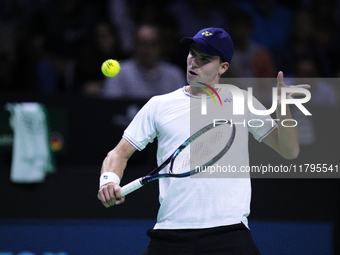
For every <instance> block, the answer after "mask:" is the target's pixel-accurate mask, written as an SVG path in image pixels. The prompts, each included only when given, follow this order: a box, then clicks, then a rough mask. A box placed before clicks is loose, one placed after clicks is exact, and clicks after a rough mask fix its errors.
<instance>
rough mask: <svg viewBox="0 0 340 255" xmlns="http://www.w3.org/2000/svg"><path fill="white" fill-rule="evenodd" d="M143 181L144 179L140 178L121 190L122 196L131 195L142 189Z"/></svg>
mask: <svg viewBox="0 0 340 255" xmlns="http://www.w3.org/2000/svg"><path fill="white" fill-rule="evenodd" d="M141 179H142V178H139V179H137V180H134V181H133V182H130V183H128V184H126V185H125V186H123V187H122V189H121V192H122V196H126V195H127V194H130V193H131V192H133V191H135V190H137V189H139V188H141V187H142V186H143V184H142V183H141Z"/></svg>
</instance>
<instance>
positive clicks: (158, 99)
mask: <svg viewBox="0 0 340 255" xmlns="http://www.w3.org/2000/svg"><path fill="white" fill-rule="evenodd" d="M184 88H185V87H183V88H181V89H178V90H176V91H174V92H172V93H169V94H165V95H161V96H155V97H153V98H151V99H150V100H149V102H147V103H146V104H145V105H144V106H143V108H142V109H141V110H140V111H139V112H138V113H137V115H136V116H135V118H134V119H133V120H132V122H131V123H130V125H129V126H128V127H127V129H126V130H125V132H124V135H123V137H124V138H125V139H126V140H128V141H129V142H130V143H131V144H132V145H133V146H135V147H136V148H137V149H138V150H142V149H144V148H145V146H146V145H147V144H148V143H150V142H153V140H154V139H155V138H156V137H157V140H158V149H157V164H158V165H160V164H162V163H163V162H164V161H165V160H166V159H167V158H168V157H169V156H170V155H171V154H172V153H173V152H174V151H175V150H176V149H177V148H178V147H179V146H180V145H181V144H182V143H183V142H184V141H185V140H186V139H187V138H188V137H190V135H191V134H193V133H194V132H196V131H197V130H199V129H200V128H202V127H204V126H206V125H208V124H211V123H212V120H213V119H214V118H218V119H221V118H223V119H228V120H232V121H233V123H234V125H235V126H236V136H235V139H234V142H233V144H232V146H231V147H230V149H229V151H228V152H227V153H226V154H225V155H224V156H223V157H222V158H221V159H220V160H219V161H218V162H217V163H216V164H218V165H220V166H228V165H229V166H233V167H235V168H234V169H237V170H238V171H239V170H240V169H241V167H245V166H248V165H249V154H248V134H249V132H250V133H252V134H253V136H254V137H255V139H257V140H258V141H261V140H262V139H263V138H264V137H265V136H266V135H267V134H269V133H270V132H271V131H272V130H273V129H274V128H275V127H276V124H273V123H274V122H271V121H268V120H269V119H270V120H271V117H270V116H258V115H254V114H253V113H251V112H250V111H249V110H248V106H247V105H245V108H244V109H245V114H244V115H233V104H232V94H231V92H230V91H229V90H228V89H219V90H218V94H219V95H220V97H221V99H222V101H223V104H222V106H221V105H215V104H214V102H213V100H212V99H211V98H210V97H209V96H208V98H207V109H208V113H207V115H206V116H203V115H201V97H198V96H192V95H190V94H188V93H187V92H186V91H185V89H184ZM242 92H243V94H244V98H247V92H246V91H244V90H242ZM216 100H217V99H216ZM253 105H254V107H255V109H258V110H260V109H265V108H264V106H263V105H262V104H261V103H260V102H258V100H256V99H255V98H253ZM214 107H215V108H214ZM217 107H220V108H217ZM221 112H222V115H223V116H221ZM249 120H255V121H257V122H258V123H263V125H261V126H260V125H259V124H256V125H255V122H254V123H253V125H251V126H249V125H248V121H249ZM259 120H263V121H262V122H260V121H259ZM164 171H167V169H163V170H162V172H164ZM200 175H201V174H197V175H194V176H193V177H186V178H163V179H160V180H159V191H160V194H159V201H160V208H159V212H158V216H157V223H156V225H155V227H154V229H197V228H211V227H217V226H224V225H231V224H236V223H240V222H243V223H244V224H245V225H246V226H248V221H247V216H248V215H249V213H250V199H251V184H250V178H249V175H248V174H246V175H244V174H243V175H241V176H242V177H237V178H235V177H232V178H231V177H229V176H228V175H226V176H220V175H219V176H217V177H215V176H214V175H209V176H208V175H201V176H200Z"/></svg>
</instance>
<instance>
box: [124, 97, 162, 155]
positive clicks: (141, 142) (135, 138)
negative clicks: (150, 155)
mask: <svg viewBox="0 0 340 255" xmlns="http://www.w3.org/2000/svg"><path fill="white" fill-rule="evenodd" d="M156 109H157V107H156V106H155V98H151V99H150V100H149V101H148V102H147V103H146V104H145V105H144V106H143V107H142V109H140V111H139V112H138V113H137V114H136V116H135V117H134V118H133V120H132V121H131V123H130V124H129V126H128V127H127V128H126V129H125V131H124V134H123V138H125V139H126V140H127V141H129V142H130V143H131V144H132V145H133V146H134V147H135V148H136V149H137V150H139V151H141V150H143V149H144V148H145V147H146V145H147V144H148V143H152V142H153V140H154V138H155V137H156V136H157V129H156V125H155V110H156Z"/></svg>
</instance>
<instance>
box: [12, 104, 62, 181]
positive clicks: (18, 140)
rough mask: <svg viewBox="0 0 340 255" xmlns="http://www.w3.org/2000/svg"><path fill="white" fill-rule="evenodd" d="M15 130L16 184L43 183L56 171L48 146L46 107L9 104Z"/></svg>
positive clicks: (14, 166)
mask: <svg viewBox="0 0 340 255" xmlns="http://www.w3.org/2000/svg"><path fill="white" fill-rule="evenodd" d="M6 108H7V109H8V110H9V111H10V113H11V117H10V124H11V127H12V128H13V131H14V141H13V155H12V165H11V175H10V179H11V181H12V182H15V183H39V182H43V181H44V179H45V176H46V174H48V173H52V172H54V171H55V166H54V158H53V154H52V152H51V149H50V145H49V129H48V123H47V114H46V110H45V107H44V106H43V105H41V104H39V103H15V104H12V103H8V104H6Z"/></svg>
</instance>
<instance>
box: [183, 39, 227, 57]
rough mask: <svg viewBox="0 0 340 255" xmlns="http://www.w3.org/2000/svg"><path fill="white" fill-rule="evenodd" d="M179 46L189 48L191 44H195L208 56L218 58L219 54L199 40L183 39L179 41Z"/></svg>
mask: <svg viewBox="0 0 340 255" xmlns="http://www.w3.org/2000/svg"><path fill="white" fill-rule="evenodd" d="M180 42H181V44H183V45H187V46H191V44H192V43H193V42H195V43H197V45H198V47H200V49H201V50H202V51H203V52H204V53H205V54H207V55H210V56H220V55H221V54H220V53H219V52H218V51H217V50H215V48H214V47H212V46H211V45H210V44H209V43H207V42H206V41H204V40H203V39H200V38H191V37H184V38H183V39H182V40H181V41H180Z"/></svg>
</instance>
